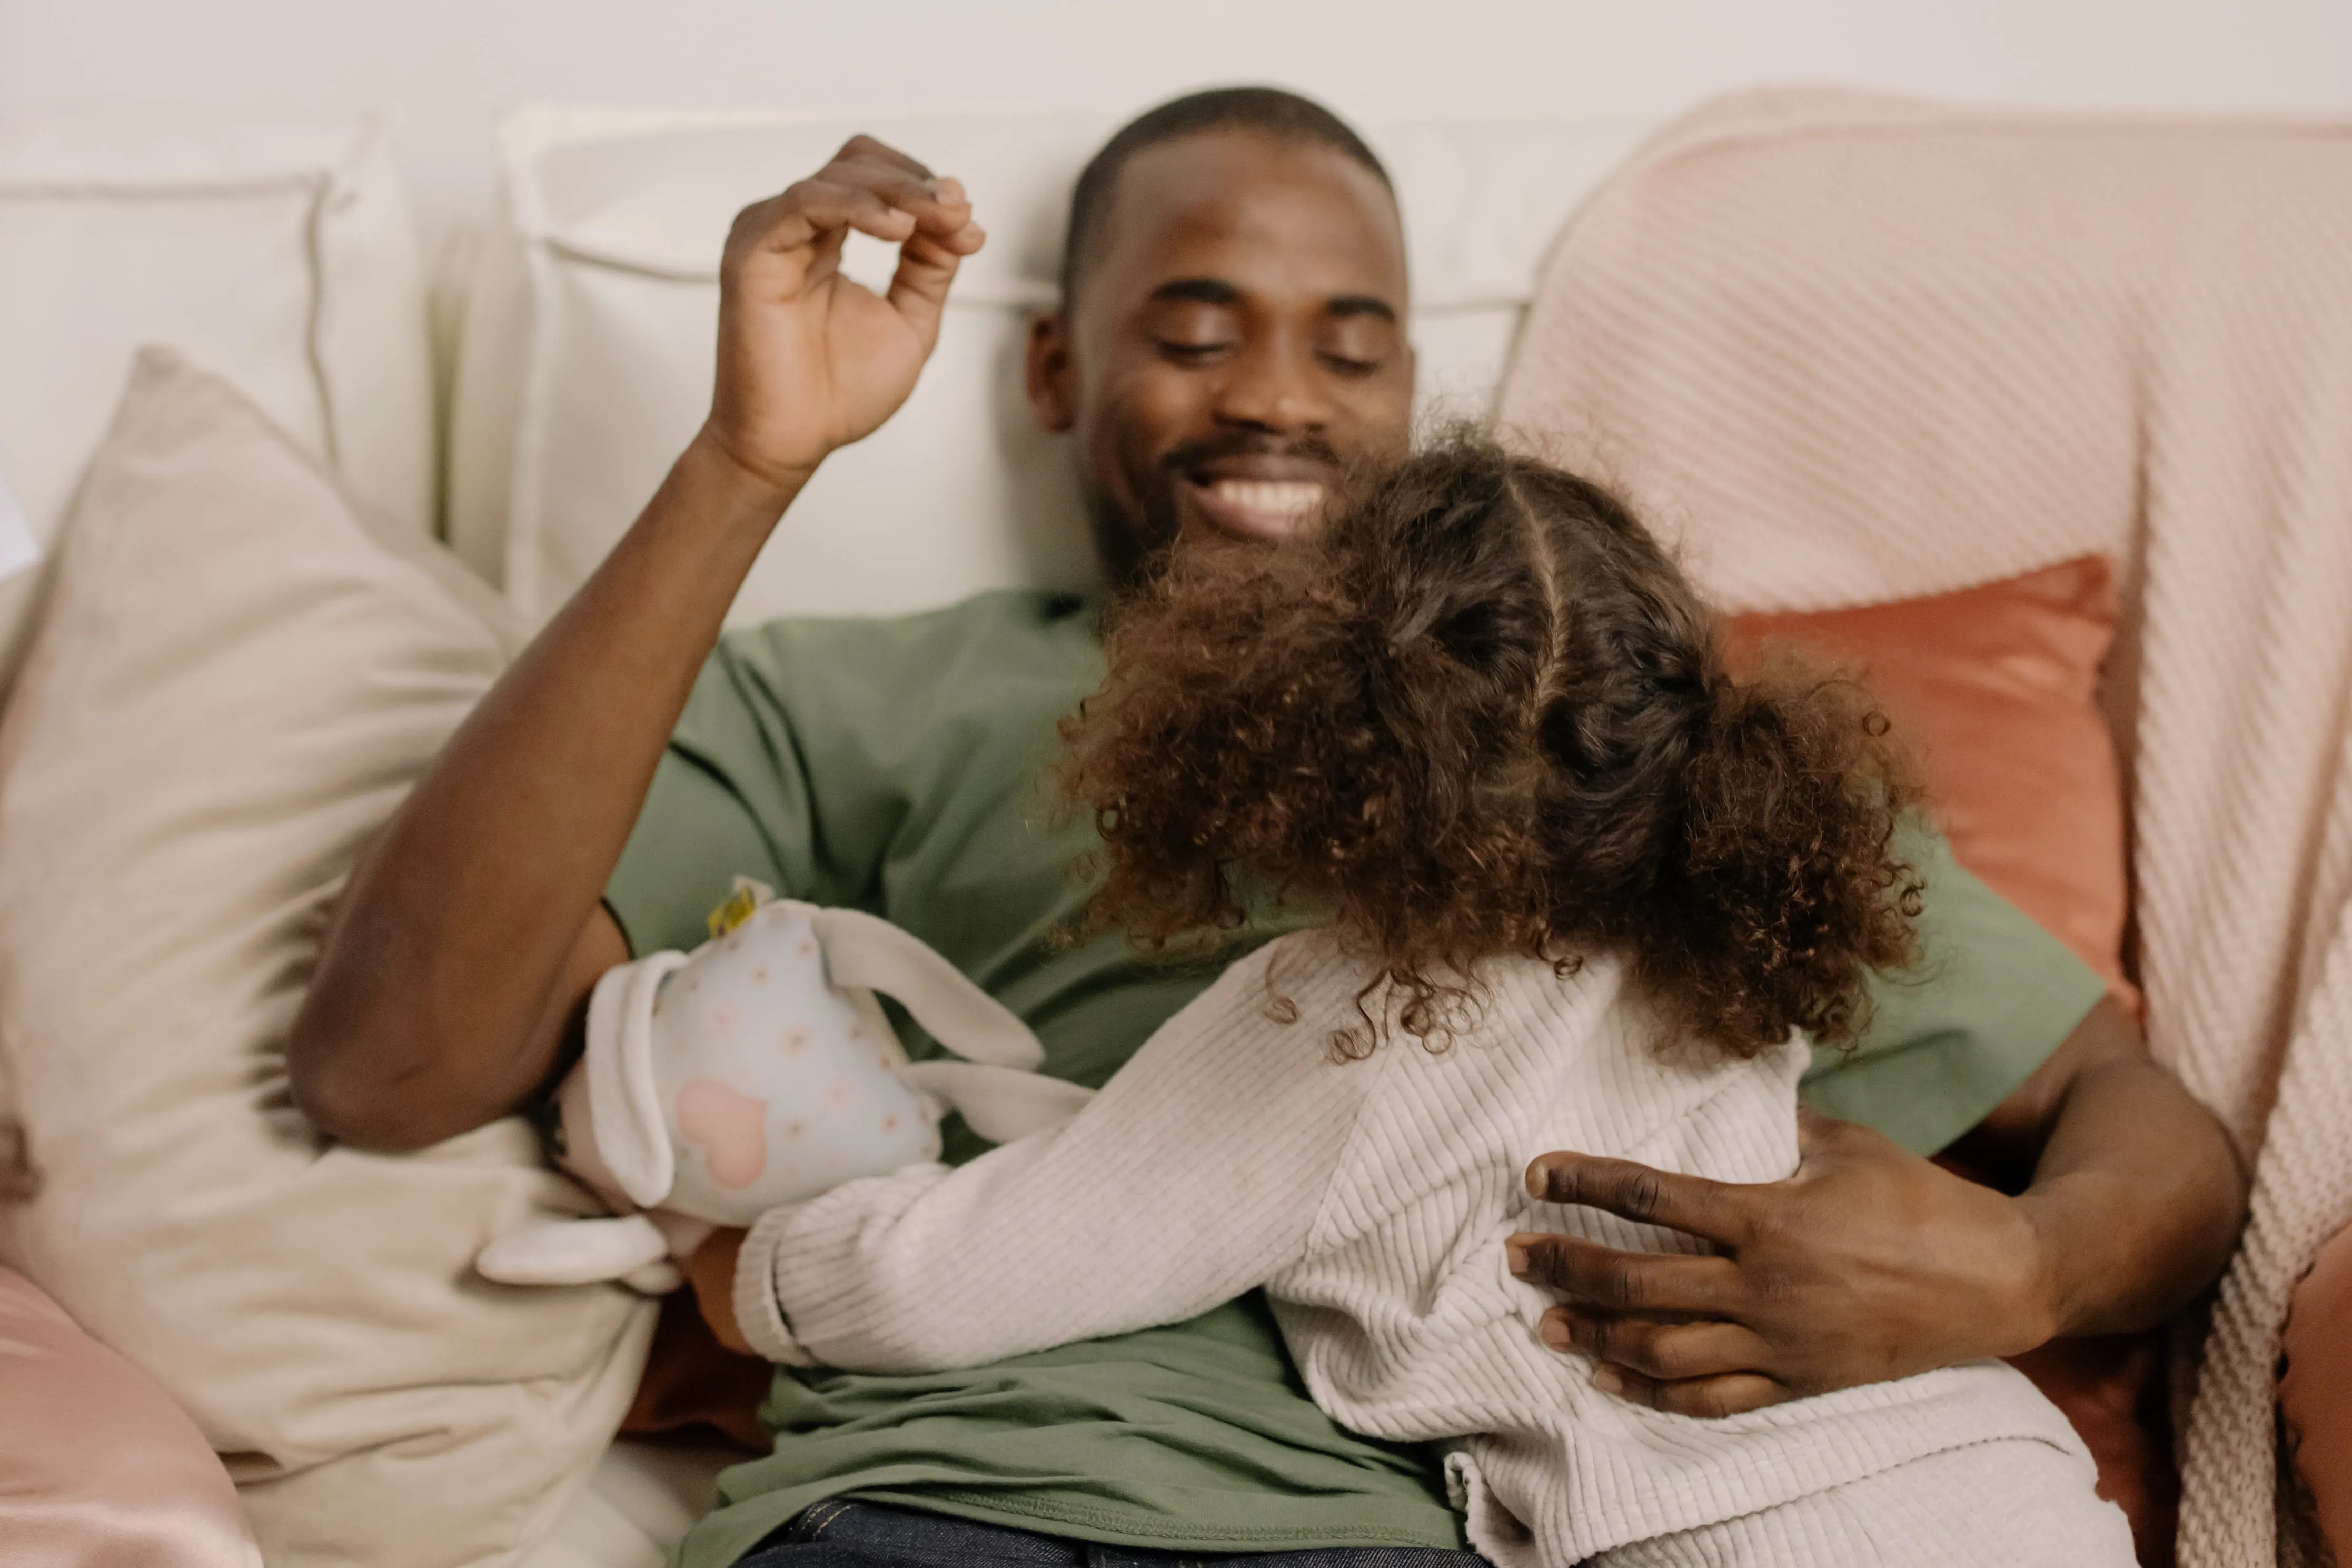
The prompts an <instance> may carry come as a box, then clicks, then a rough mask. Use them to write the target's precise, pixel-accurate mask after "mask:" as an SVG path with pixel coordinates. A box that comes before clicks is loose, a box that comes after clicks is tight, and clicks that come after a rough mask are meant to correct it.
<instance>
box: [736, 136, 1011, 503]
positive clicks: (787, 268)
mask: <svg viewBox="0 0 2352 1568" xmlns="http://www.w3.org/2000/svg"><path fill="white" fill-rule="evenodd" d="M852 229H855V230H856V231H857V232H858V233H860V234H865V235H870V236H872V237H874V238H876V239H879V240H884V241H887V242H888V243H890V244H893V245H896V246H898V272H897V274H896V276H894V277H893V278H892V279H891V280H890V285H889V288H888V289H887V290H885V291H884V292H883V293H880V294H877V293H875V292H874V291H873V290H872V289H867V288H865V287H864V286H862V285H860V284H857V283H855V282H852V281H851V280H850V279H848V278H846V277H845V276H844V275H843V274H842V271H841V252H842V247H843V245H844V244H845V242H846V241H847V239H848V237H849V233H850V231H851V230H852ZM984 238H985V236H983V235H982V232H981V229H980V227H979V226H978V225H976V224H974V223H973V222H972V221H971V203H970V202H968V201H967V200H965V198H964V192H963V187H962V186H961V184H958V183H957V182H956V181H954V180H951V179H939V178H934V177H933V175H932V174H931V172H930V170H929V169H927V168H925V167H924V166H923V165H922V164H920V163H917V162H916V161H915V160H914V159H912V158H909V157H908V156H907V155H906V154H905V153H900V152H898V151H896V150H895V149H893V148H890V147H887V146H885V145H883V144H882V143H881V142H877V141H875V140H874V139H873V138H872V137H870V136H853V137H851V138H850V139H849V141H847V142H844V143H843V144H842V148H841V151H840V152H838V153H835V154H834V159H833V162H832V163H827V164H826V165H825V166H824V168H822V169H820V170H818V171H817V172H816V173H815V174H813V175H811V176H810V177H809V178H807V179H805V180H802V181H800V182H799V183H798V184H793V185H792V186H791V187H790V188H788V189H787V190H785V191H784V193H783V194H782V195H778V196H774V197H772V198H770V199H769V200H767V201H764V202H759V203H756V204H754V205H751V206H748V207H746V208H744V209H743V210H742V212H740V213H739V214H738V215H737V216H736V218H735V224H734V227H733V229H732V230H731V231H730V233H729V235H728V237H727V249H726V253H725V256H724V258H723V259H722V260H721V262H720V264H719V373H718V380H717V384H716V385H715V386H714V387H713V389H712V393H711V405H710V418H709V423H708V424H706V425H705V426H704V428H703V437H704V439H705V440H706V441H708V442H709V444H710V445H712V446H715V447H717V448H718V449H719V451H720V452H722V453H724V454H725V455H726V456H727V457H728V458H730V459H732V460H733V461H734V462H735V463H736V464H738V465H739V466H740V467H741V468H743V469H745V470H746V471H747V472H748V473H750V474H751V476H752V477H753V478H755V479H758V480H760V481H761V483H763V484H766V485H769V486H772V487H773V488H774V489H777V490H778V491H780V492H782V493H786V494H789V493H791V492H792V491H793V490H795V489H798V488H799V487H800V486H801V485H802V484H804V483H806V482H807V479H808V477H809V475H810V474H811V473H812V472H814V470H815V468H816V466H817V464H818V463H819V462H820V461H822V460H823V459H824V457H825V455H826V454H827V453H829V452H831V451H833V450H834V449H835V447H844V446H846V445H848V444H849V443H850V442H852V441H855V440H857V439H858V438H860V437H864V436H866V435H869V434H871V433H872V432H873V431H874V429H875V428H876V427H877V426H880V425H881V423H882V422H883V421H884V420H885V419H887V418H888V417H889V416H891V414H892V413H894V412H896V411H897V409H898V405H900V404H901V403H904V402H905V401H906V400H907V395H908V393H910V392H912V391H913V390H914V387H915V377H916V375H917V374H918V373H919V372H920V371H921V369H922V367H923V362H924V360H926V359H927V358H929V355H930V352H931V346H932V344H933V343H935V342H938V341H939V335H940V311H941V310H942V309H943V308H944V307H945V305H946V303H947V297H948V285H949V284H950V282H952V281H953V280H954V278H955V274H956V268H957V267H958V266H959V265H960V264H961V262H962V260H963V258H965V257H967V256H970V255H971V254H972V253H973V252H975V251H977V250H978V249H979V248H980V247H981V244H982V240H983V239H984Z"/></svg>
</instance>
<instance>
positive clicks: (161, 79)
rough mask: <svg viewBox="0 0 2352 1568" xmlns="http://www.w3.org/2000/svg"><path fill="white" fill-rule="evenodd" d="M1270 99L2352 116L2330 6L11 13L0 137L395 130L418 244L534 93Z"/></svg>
mask: <svg viewBox="0 0 2352 1568" xmlns="http://www.w3.org/2000/svg"><path fill="white" fill-rule="evenodd" d="M1234 79H1259V80H1271V81H1277V82H1281V83H1284V84H1286V85H1289V86H1293V87H1297V88H1299V89H1304V90H1306V91H1308V92H1312V93H1315V94H1317V95H1318V96H1320V97H1322V98H1324V99H1325V100H1328V101H1329V102H1330V103H1331V104H1332V105H1333V106H1334V107H1335V108H1337V109H1339V110H1341V111H1342V112H1343V113H1346V114H1349V115H1351V116H1356V117H1360V118H1363V119H1367V120H1376V121H1395V120H1400V119H1420V118H1425V117H1428V116H1432V115H1456V114H1476V115H1508V116H1522V115H1532V116H1585V115H1603V116H1607V115H1616V114H1622V113H1629V112H1630V113H1635V114H1645V115H1646V114H1656V113H1661V112H1670V111H1672V110H1677V109H1680V108H1682V107H1683V106H1685V105H1686V104H1689V103H1692V102H1695V101H1696V100H1698V99H1700V98H1702V97H1705V96H1707V95H1709V94H1712V93H1715V92H1718V91H1721V90H1724V89H1729V88H1735V87H1742V86H1748V85H1752V84H1754V83H1757V82H1759V81H1767V80H1801V81H1832V82H1842V83H1845V84H1849V85H1853V86H1858V87H1875V88H1884V89H1891V90H1895V91H1901V92H1910V93H1919V94H1927V95H1931V96H1939V97H1948V98H1969V99H1991V100H2004V101H2017V102H2025V103H2035V104H2083V105H2140V106H2150V107H2161V108H2217V109H2218V108H2265V109H2297V108H2308V109H2321V108H2334V109H2345V108H2352V5H2346V4H2345V3H2344V0H2231V3H2230V4H2222V3H2221V0H1161V3H1160V4H1159V5H1144V4H1136V3H1132V0H1129V3H1122V4H1113V5H1106V4H1101V3H1099V0H1092V3H1090V0H1000V3H998V4H994V5H973V4H971V3H970V0H893V3H892V4H889V5H808V4H780V3H778V0H665V3H664V4H662V5H646V4H644V3H643V0H476V3H474V4H469V5H417V4H415V0H335V3H333V4H331V5H321V4H320V3H319V0H207V3H206V4H205V5H169V6H159V5H156V4H155V3H154V0H70V3H57V0H48V3H45V0H0V121H5V119H6V118H7V117H8V116H10V115H15V114H39V113H45V112H54V111H58V110H73V111H84V112H92V113H97V114H101V115H110V116H111V115H121V114H126V113H137V114H145V115H159V116H163V117H165V118H169V119H173V120H181V119H184V118H186V117H188V116H191V115H198V116H201V115H213V116H219V117H228V118H239V119H243V118H250V117H255V116H261V117H267V118H271V119H278V120H284V119H302V120H310V121H320V120H340V119H341V118H343V117H345V116H347V115H348V114H349V113H350V112H351V111H352V110H354V109H386V110H394V111H395V112H396V113H397V114H398V115H399V116H400V117H401V119H402V120H403V121H404V130H405V135H406V142H407V149H408V153H407V161H408V170H409V174H410V177H411V182H412V185H413V188H414V190H415V195H416V197H417V206H418V211H419V213H420V215H421V217H422V220H423V223H424V226H425V233H426V238H427V241H428V243H430V242H432V241H434V240H436V238H437V237H439V236H440V235H442V234H445V233H446V232H447V231H448V230H449V229H450V228H451V227H452V226H457V225H459V224H462V223H464V222H467V221H470V220H471V219H472V218H473V217H475V216H478V215H479V214H481V213H484V212H486V211H487V210H488V205H489V199H490V194H491V187H492V178H493V170H494V168H495V160H494V145H493V138H492V130H493V127H494V126H495V125H496V124H497V122H498V121H499V118H500V117H501V116H502V115H503V114H504V113H505V112H506V111H507V110H509V108H511V107H513V106H514V105H516V104H518V103H521V102H524V101H529V100H541V101H566V102H600V103H664V104H749V105H765V106H773V107H782V108H789V109H793V110H866V109H879V110H918V109H927V108H936V107H940V106H951V107H963V106H971V105H975V104H993V105H1001V106H1008V107H1013V106H1017V107H1019V108H1021V109H1024V110H1089V111H1096V112H1100V113H1105V114H1116V113H1120V112H1130V111H1132V110H1135V109H1137V108H1139V107H1140V106H1142V105H1143V104H1145V103H1147V102H1149V101H1150V100H1154V99H1158V98H1161V97H1166V96H1168V95H1170V94H1172V93H1174V92H1178V91H1181V90H1183V89H1187V88H1191V87H1195V86H1199V85H1202V84H1203V83H1206V82H1213V81H1232V80H1234Z"/></svg>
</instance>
